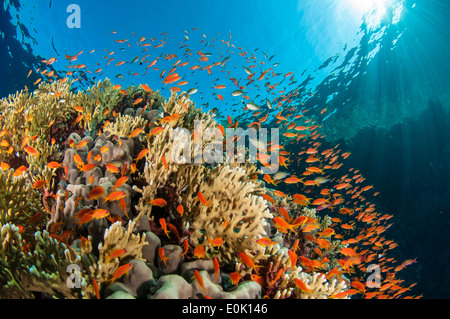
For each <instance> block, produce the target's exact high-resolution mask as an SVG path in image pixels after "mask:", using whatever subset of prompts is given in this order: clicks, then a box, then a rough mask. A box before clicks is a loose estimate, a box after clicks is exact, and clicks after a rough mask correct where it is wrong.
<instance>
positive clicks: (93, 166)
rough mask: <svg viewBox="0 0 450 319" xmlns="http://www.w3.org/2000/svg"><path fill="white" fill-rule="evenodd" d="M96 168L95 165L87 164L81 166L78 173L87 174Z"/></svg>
mask: <svg viewBox="0 0 450 319" xmlns="http://www.w3.org/2000/svg"><path fill="white" fill-rule="evenodd" d="M96 167H97V165H96V164H94V163H89V164H86V165H83V167H81V168H80V172H87V171H90V170H93V169H94V168H96Z"/></svg>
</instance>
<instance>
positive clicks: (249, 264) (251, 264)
mask: <svg viewBox="0 0 450 319" xmlns="http://www.w3.org/2000/svg"><path fill="white" fill-rule="evenodd" d="M238 258H239V259H240V260H241V262H243V263H244V264H245V265H246V266H247V267H248V268H253V269H254V270H255V272H256V273H257V274H258V271H257V270H256V268H260V267H262V266H261V265H255V262H254V261H253V259H252V258H251V257H250V256H249V255H247V254H246V253H243V252H241V251H240V252H239V253H238Z"/></svg>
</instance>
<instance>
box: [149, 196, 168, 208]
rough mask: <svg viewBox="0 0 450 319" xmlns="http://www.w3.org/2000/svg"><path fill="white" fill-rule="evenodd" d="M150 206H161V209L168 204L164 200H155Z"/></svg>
mask: <svg viewBox="0 0 450 319" xmlns="http://www.w3.org/2000/svg"><path fill="white" fill-rule="evenodd" d="M150 204H152V205H155V206H159V207H164V206H166V205H167V202H166V201H165V200H164V199H162V198H155V199H152V200H151V201H150Z"/></svg>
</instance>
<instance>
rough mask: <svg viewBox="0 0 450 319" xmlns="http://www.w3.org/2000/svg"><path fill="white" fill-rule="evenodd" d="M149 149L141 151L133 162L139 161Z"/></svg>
mask: <svg viewBox="0 0 450 319" xmlns="http://www.w3.org/2000/svg"><path fill="white" fill-rule="evenodd" d="M148 151H149V149H148V148H144V149H143V150H142V151H140V152H139V154H138V156H137V157H136V158H135V161H136V162H137V161H139V160H140V159H141V158H143V157H144V156H145V155H147V153H148Z"/></svg>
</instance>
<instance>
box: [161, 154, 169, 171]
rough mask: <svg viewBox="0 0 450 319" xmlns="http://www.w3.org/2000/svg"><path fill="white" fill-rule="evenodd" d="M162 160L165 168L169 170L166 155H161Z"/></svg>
mask: <svg viewBox="0 0 450 319" xmlns="http://www.w3.org/2000/svg"><path fill="white" fill-rule="evenodd" d="M161 160H162V162H163V165H164V168H165V169H166V171H168V170H169V166H167V160H166V157H165V156H164V155H163V156H162V157H161Z"/></svg>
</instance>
